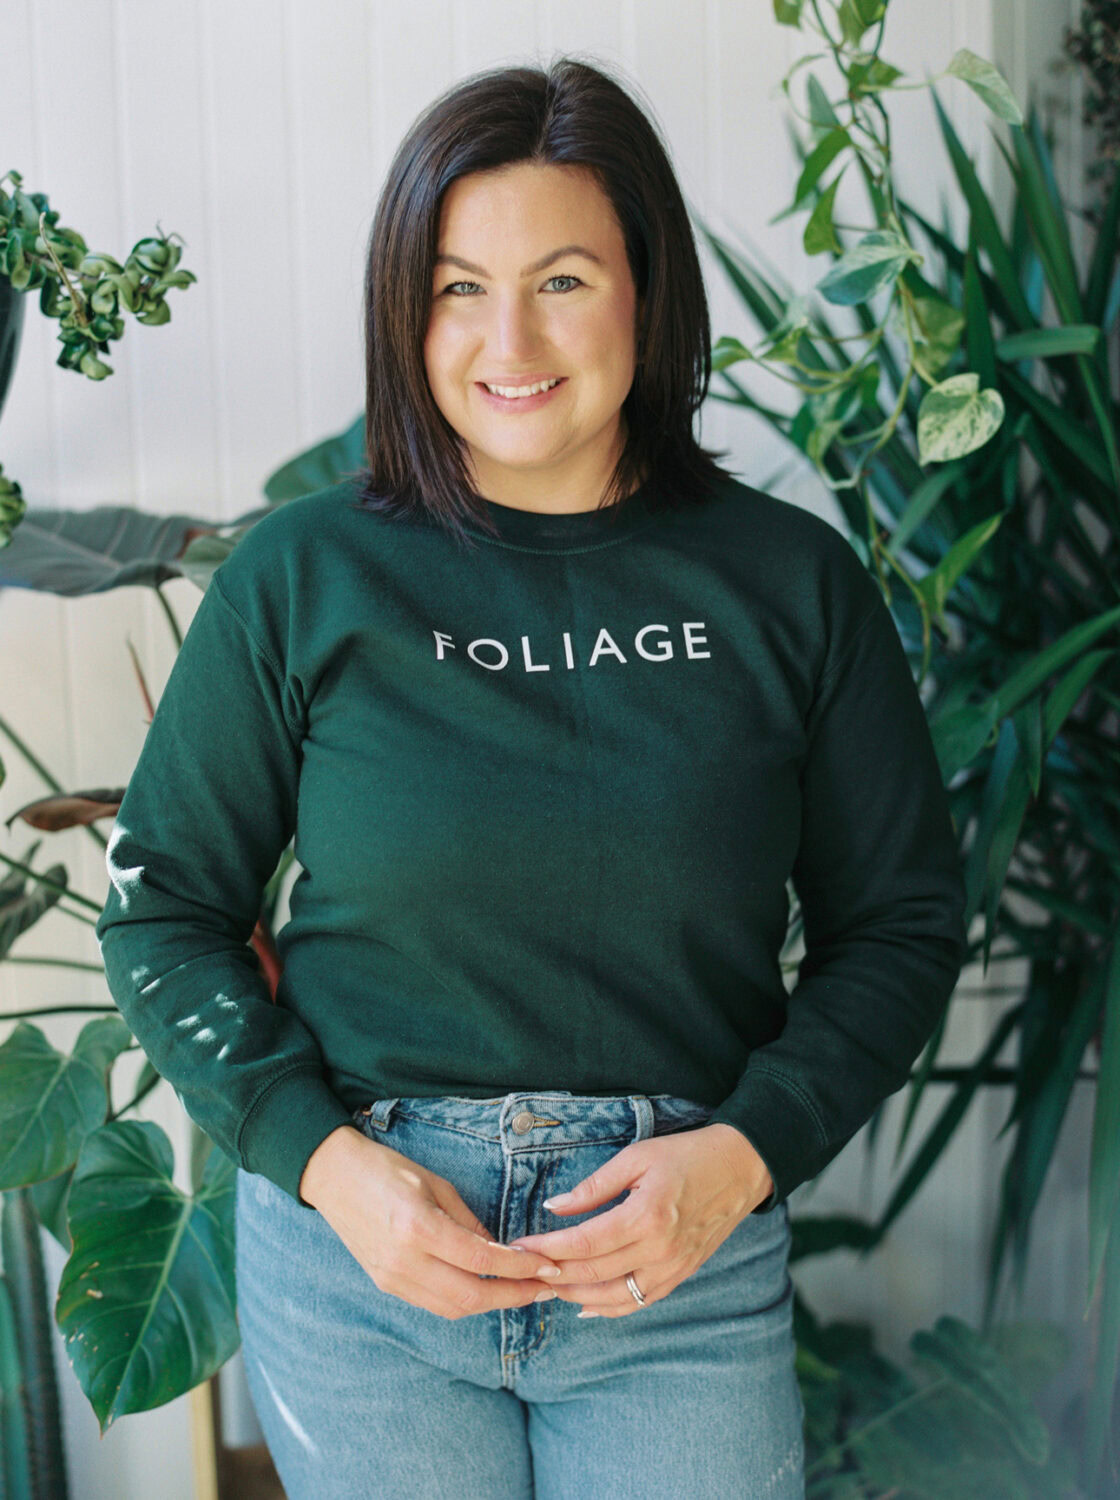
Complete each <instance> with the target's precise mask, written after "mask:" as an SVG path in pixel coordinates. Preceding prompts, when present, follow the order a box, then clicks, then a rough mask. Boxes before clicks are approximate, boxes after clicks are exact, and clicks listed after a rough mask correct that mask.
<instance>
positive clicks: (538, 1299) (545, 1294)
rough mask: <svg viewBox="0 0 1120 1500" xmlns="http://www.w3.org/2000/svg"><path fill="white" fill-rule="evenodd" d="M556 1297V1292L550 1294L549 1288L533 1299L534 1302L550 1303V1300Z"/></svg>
mask: <svg viewBox="0 0 1120 1500" xmlns="http://www.w3.org/2000/svg"><path fill="white" fill-rule="evenodd" d="M555 1296H556V1293H555V1292H550V1291H549V1289H548V1288H547V1287H545V1289H544V1291H543V1292H538V1293H537V1295H536V1296H535V1297H534V1298H533V1301H534V1302H547V1301H549V1299H550V1298H552V1297H555Z"/></svg>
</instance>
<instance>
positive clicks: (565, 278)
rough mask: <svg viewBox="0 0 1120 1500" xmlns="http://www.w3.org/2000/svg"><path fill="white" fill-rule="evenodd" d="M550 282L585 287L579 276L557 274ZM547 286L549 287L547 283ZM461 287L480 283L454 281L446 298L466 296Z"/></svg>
mask: <svg viewBox="0 0 1120 1500" xmlns="http://www.w3.org/2000/svg"><path fill="white" fill-rule="evenodd" d="M548 280H549V281H571V282H573V283H574V284H575V286H583V282H582V281H581V280H580V279H579V277H578V276H567V275H560V274H557V275H555V276H550V277H549V278H548ZM545 284H546V285H547V282H546V283H545ZM461 286H475V287H476V286H478V282H477V281H452V282H450V283H449V284H448V285H447V286H445V287H444V289H443V294H444V296H447V295H448V294H451V295H453V296H456V297H458V296H460V295H464V294H462V293H459V292H458V291H456V288H457V287H461ZM571 290H574V288H573V287H562V288H561V291H565V292H567V291H571Z"/></svg>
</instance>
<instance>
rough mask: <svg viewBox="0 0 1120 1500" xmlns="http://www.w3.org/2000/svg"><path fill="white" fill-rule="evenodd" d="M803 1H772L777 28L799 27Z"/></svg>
mask: <svg viewBox="0 0 1120 1500" xmlns="http://www.w3.org/2000/svg"><path fill="white" fill-rule="evenodd" d="M804 3H805V0H774V19H775V21H777V23H778V25H779V26H800V25H801V7H802V6H803V5H804Z"/></svg>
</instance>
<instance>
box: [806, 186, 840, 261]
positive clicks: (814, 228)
mask: <svg viewBox="0 0 1120 1500" xmlns="http://www.w3.org/2000/svg"><path fill="white" fill-rule="evenodd" d="M844 171H845V168H843V167H841V169H840V171H839V172H837V174H836V176H835V177H834V178H833V179H832V181H831V182H830V183H829V185H828V187H826V188H825V190H824V192H823V193H822V194H821V195H820V197H819V198H818V199H817V201H816V203H815V205H814V206H813V212H812V213H811V214H810V215H809V222H808V223H807V224H806V226H805V233H804V235H803V236H802V238H801V243H802V245H803V247H804V249H805V253H806V255H819V254H820V253H821V251H822V250H835V251H837V252H838V253H839V252H840V250H841V248H842V247H841V245H840V241H839V240H838V239H837V238H836V230H835V229H834V228H833V224H832V210H833V205H834V203H835V201H836V189H837V188H838V187H839V186H840V179H841V178H842V177H843V175H844Z"/></svg>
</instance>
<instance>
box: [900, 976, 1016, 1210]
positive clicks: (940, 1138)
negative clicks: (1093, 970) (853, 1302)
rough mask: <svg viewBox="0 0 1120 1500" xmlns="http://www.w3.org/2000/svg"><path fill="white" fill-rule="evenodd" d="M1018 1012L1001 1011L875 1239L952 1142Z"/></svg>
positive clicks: (905, 1177)
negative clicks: (982, 1048)
mask: <svg viewBox="0 0 1120 1500" xmlns="http://www.w3.org/2000/svg"><path fill="white" fill-rule="evenodd" d="M1021 1009H1022V1007H1021V1006H1019V1005H1016V1006H1012V1007H1011V1008H1010V1009H1008V1010H1006V1011H1004V1013H1003V1015H1002V1016H1001V1017H1000V1018H999V1021H998V1022H997V1024H996V1026H995V1028H994V1029H993V1031H992V1035H991V1036H990V1037H989V1039H988V1042H987V1044H986V1045H985V1047H984V1050H983V1051H982V1052H981V1053H980V1055H979V1056H978V1057H977V1058H976V1059H975V1061H974V1062H973V1063H972V1064H971V1065H970V1066H969V1069H968V1073H967V1075H966V1077H965V1078H964V1079H963V1080H962V1081H961V1082H960V1083H959V1084H958V1085H957V1087H956V1088H955V1089H954V1090H953V1092H952V1094H950V1096H949V1098H948V1100H947V1101H946V1103H945V1104H944V1105H943V1106H942V1108H941V1111H940V1113H939V1114H938V1116H937V1119H936V1120H935V1121H934V1122H933V1124H932V1125H931V1126H930V1128H929V1130H928V1131H927V1132H926V1136H925V1139H924V1140H923V1141H922V1144H921V1145H920V1146H919V1147H918V1149H917V1151H916V1152H915V1153H914V1155H913V1156H912V1157H911V1159H910V1162H909V1163H908V1165H907V1167H906V1170H905V1172H904V1173H903V1175H902V1177H901V1178H900V1180H899V1182H898V1184H897V1186H896V1187H895V1188H894V1190H893V1191H892V1193H891V1196H890V1200H889V1202H888V1203H887V1206H886V1208H885V1209H884V1210H883V1212H882V1214H881V1215H880V1216H879V1219H878V1222H877V1223H876V1224H875V1226H874V1227H875V1233H876V1235H877V1237H879V1238H882V1236H883V1235H884V1234H886V1232H887V1229H888V1228H889V1227H890V1225H891V1224H892V1223H893V1222H894V1220H895V1219H896V1218H897V1217H898V1216H899V1214H900V1213H901V1212H902V1210H903V1209H904V1208H905V1207H906V1205H907V1203H909V1202H910V1200H911V1198H913V1196H914V1194H915V1193H916V1192H917V1191H918V1189H919V1188H920V1187H921V1185H922V1183H923V1182H924V1181H925V1179H926V1177H927V1176H928V1175H929V1173H930V1172H931V1171H932V1170H933V1168H934V1166H935V1165H936V1163H937V1160H938V1158H939V1157H940V1155H941V1153H942V1152H943V1151H944V1150H945V1148H946V1146H948V1144H949V1142H950V1141H951V1140H952V1138H953V1135H954V1134H955V1132H956V1129H957V1126H958V1125H959V1124H960V1122H961V1120H962V1119H963V1118H964V1115H965V1112H966V1111H967V1109H968V1107H969V1105H970V1104H971V1103H972V1099H973V1096H974V1094H975V1093H976V1091H977V1089H979V1088H981V1087H982V1086H983V1083H984V1077H985V1075H986V1073H987V1071H988V1068H989V1067H990V1065H991V1064H992V1063H993V1062H995V1060H996V1058H997V1057H998V1056H999V1053H1000V1050H1001V1049H1002V1047H1003V1044H1004V1042H1005V1041H1006V1040H1007V1038H1008V1037H1009V1036H1010V1034H1011V1032H1012V1030H1013V1029H1014V1027H1015V1025H1016V1023H1017V1022H1018V1020H1019V1015H1020V1012H1021ZM945 1014H946V1012H944V1011H943V1012H942V1016H943V1017H944V1015H945Z"/></svg>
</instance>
